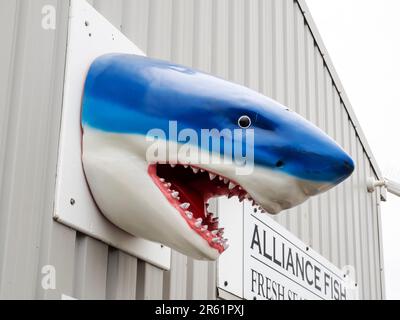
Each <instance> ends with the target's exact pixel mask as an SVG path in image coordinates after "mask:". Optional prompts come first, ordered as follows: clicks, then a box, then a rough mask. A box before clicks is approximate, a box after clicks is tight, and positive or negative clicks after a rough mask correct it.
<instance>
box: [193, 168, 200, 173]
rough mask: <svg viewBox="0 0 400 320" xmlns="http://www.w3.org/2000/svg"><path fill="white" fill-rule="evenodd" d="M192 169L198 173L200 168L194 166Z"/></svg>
mask: <svg viewBox="0 0 400 320" xmlns="http://www.w3.org/2000/svg"><path fill="white" fill-rule="evenodd" d="M192 171H193V172H194V173H195V174H197V173H199V171H200V169H199V168H194V167H192Z"/></svg>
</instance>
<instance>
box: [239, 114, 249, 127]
mask: <svg viewBox="0 0 400 320" xmlns="http://www.w3.org/2000/svg"><path fill="white" fill-rule="evenodd" d="M238 125H239V127H241V128H242V129H247V128H249V127H250V126H251V119H250V117H249V116H241V117H240V118H239V120H238Z"/></svg>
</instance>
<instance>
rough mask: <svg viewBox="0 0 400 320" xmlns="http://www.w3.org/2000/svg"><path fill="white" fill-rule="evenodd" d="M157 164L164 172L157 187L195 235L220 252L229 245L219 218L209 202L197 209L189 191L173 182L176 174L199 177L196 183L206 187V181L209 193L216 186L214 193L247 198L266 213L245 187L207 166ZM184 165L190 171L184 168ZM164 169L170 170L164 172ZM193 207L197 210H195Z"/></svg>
mask: <svg viewBox="0 0 400 320" xmlns="http://www.w3.org/2000/svg"><path fill="white" fill-rule="evenodd" d="M156 165H161V166H166V167H163V168H162V169H160V171H159V172H160V173H164V172H165V173H166V174H167V175H165V176H157V184H158V186H159V187H161V189H162V191H163V192H164V193H165V195H166V196H167V197H168V198H169V200H170V201H171V199H173V201H172V202H174V207H175V208H176V209H177V210H178V212H179V213H180V215H181V216H182V218H183V219H184V220H185V221H186V222H187V224H188V226H189V228H190V229H191V230H192V231H193V232H195V233H196V234H197V235H198V236H200V237H202V238H203V239H205V240H206V241H207V242H208V244H209V245H210V246H211V247H212V248H215V249H217V250H219V251H220V252H222V251H224V250H226V249H228V247H229V245H228V243H227V239H224V238H223V236H224V228H219V218H218V217H216V216H215V214H213V213H212V212H209V211H208V209H209V203H205V204H204V211H202V212H201V209H200V207H199V208H197V205H196V206H194V205H192V204H191V202H190V195H189V193H186V192H185V190H181V189H180V188H178V185H179V184H178V185H176V184H175V183H176V179H177V177H179V176H180V175H184V174H185V175H191V177H190V179H193V180H195V179H198V180H199V183H204V184H205V188H207V187H208V186H207V183H208V184H209V186H210V188H211V189H210V190H211V192H214V191H213V188H215V190H217V191H215V193H216V194H219V195H222V196H223V195H225V196H227V197H228V198H232V197H237V198H238V200H239V201H240V202H243V201H244V200H245V199H247V200H248V201H250V203H252V204H253V206H254V207H255V208H256V211H257V212H265V211H264V210H263V208H262V207H260V206H259V204H258V203H257V202H256V201H255V200H254V199H253V198H252V197H251V196H250V195H249V194H248V193H247V192H246V190H244V189H243V188H242V187H241V186H240V185H239V184H238V183H237V182H236V181H231V179H230V178H228V177H226V176H221V175H218V174H216V173H214V172H210V171H208V170H206V169H202V168H200V167H198V166H197V164H193V165H192V164H191V163H189V162H187V163H186V164H180V163H160V164H156ZM171 168H172V169H171ZM174 168H176V169H174ZM183 168H185V169H189V170H183ZM167 170H169V171H170V172H167ZM156 172H158V171H156ZM175 174H176V175H175ZM168 177H171V178H168ZM197 177H198V178H197ZM154 178H155V177H154ZM168 180H169V181H170V182H169V181H168ZM196 181H197V180H196ZM188 197H189V198H188ZM194 207H195V208H197V209H194Z"/></svg>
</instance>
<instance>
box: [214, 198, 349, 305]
mask: <svg viewBox="0 0 400 320" xmlns="http://www.w3.org/2000/svg"><path fill="white" fill-rule="evenodd" d="M233 207H236V208H242V210H243V211H242V212H243V216H242V217H239V216H238V215H237V214H234V215H232V212H231V210H232V208H233ZM235 213H236V212H235ZM219 215H220V219H221V221H222V223H224V221H227V220H229V219H231V220H232V217H233V218H234V220H235V226H233V224H230V227H231V230H230V231H229V230H228V228H227V232H228V233H227V235H228V236H227V237H228V239H229V236H230V237H232V236H233V237H236V239H235V240H234V243H233V245H232V246H231V248H230V250H231V251H230V252H229V251H228V252H226V253H224V255H222V257H221V258H220V261H219V265H218V266H219V272H218V276H219V279H218V280H219V287H220V288H221V289H223V290H224V291H227V292H229V293H231V294H234V295H235V296H238V297H240V298H243V299H249V300H254V299H257V300H353V299H356V298H357V289H356V286H355V283H354V281H353V280H352V277H351V275H349V274H348V273H347V271H346V272H345V271H343V270H340V269H339V268H337V267H336V266H335V265H333V264H332V263H331V262H329V261H328V260H327V259H325V258H324V257H322V256H321V255H319V254H318V253H317V252H315V251H314V250H312V249H311V248H310V247H308V246H307V245H306V244H304V243H303V242H302V241H301V240H299V239H298V238H296V237H295V236H294V235H293V234H291V233H290V232H289V231H287V230H286V229H285V228H283V227H282V226H281V225H280V224H278V223H277V222H275V221H274V220H273V219H272V218H271V217H269V216H268V215H266V214H262V213H259V212H257V213H255V212H254V211H253V210H252V208H251V207H250V205H249V204H247V203H246V204H245V205H244V206H243V204H239V203H237V202H236V201H230V202H228V201H226V200H222V201H221V204H220V206H219ZM236 225H237V226H236ZM238 236H239V239H240V240H238ZM239 242H240V244H238V243H239ZM225 254H226V256H225ZM235 261H236V262H235Z"/></svg>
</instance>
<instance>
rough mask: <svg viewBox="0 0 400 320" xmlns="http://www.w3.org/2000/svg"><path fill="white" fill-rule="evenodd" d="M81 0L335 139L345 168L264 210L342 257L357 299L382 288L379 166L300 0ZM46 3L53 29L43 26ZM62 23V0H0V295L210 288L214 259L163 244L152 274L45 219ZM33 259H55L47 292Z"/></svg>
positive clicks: (130, 295)
mask: <svg viewBox="0 0 400 320" xmlns="http://www.w3.org/2000/svg"><path fill="white" fill-rule="evenodd" d="M89 2H90V3H91V4H93V5H94V7H95V8H97V9H98V10H99V11H100V12H101V13H102V14H103V15H104V16H105V17H106V18H107V19H109V20H110V21H111V22H112V23H113V24H114V25H116V26H117V27H118V28H119V29H120V30H121V31H122V32H123V33H125V34H126V35H127V36H128V37H129V38H130V39H131V40H132V41H134V42H135V43H136V44H137V45H138V46H139V47H141V49H143V50H144V51H145V52H146V53H147V54H148V55H149V56H151V57H157V58H162V59H168V60H172V61H174V62H178V63H182V64H185V65H189V66H194V67H197V68H199V69H202V70H204V71H208V72H211V73H213V74H216V75H218V76H221V77H223V78H226V79H229V80H232V81H236V82H238V83H241V84H244V85H246V86H249V87H251V88H253V89H255V90H258V91H260V92H262V93H264V94H266V95H268V96H271V97H273V98H275V99H276V100H278V101H280V102H282V103H284V104H286V105H288V106H289V107H291V108H292V109H293V110H295V111H297V112H299V113H300V114H302V115H303V116H305V117H306V118H308V119H310V120H311V121H313V122H314V123H316V124H317V125H318V126H319V127H321V128H322V129H324V130H326V131H327V132H328V133H329V134H330V135H331V136H332V137H334V138H335V139H336V140H337V141H338V142H339V143H340V144H341V145H343V147H344V148H345V149H346V150H347V151H348V152H349V153H350V154H351V155H352V156H353V158H354V159H355V160H356V162H357V170H356V172H355V174H354V175H353V177H352V178H351V179H350V180H349V181H347V182H346V183H344V184H343V185H341V186H339V187H338V188H336V189H335V190H333V191H332V192H330V193H328V194H325V195H323V196H321V197H318V198H315V199H313V200H312V201H310V202H308V203H306V204H304V205H303V206H301V207H300V208H297V209H294V210H291V211H290V212H287V213H284V214H282V215H281V216H279V217H278V218H277V220H278V221H279V222H280V223H282V224H283V225H285V226H286V227H287V228H288V229H289V230H291V231H292V232H293V233H295V234H296V235H297V236H298V237H300V238H301V239H302V240H303V241H304V242H306V243H309V244H310V245H311V246H312V247H313V248H314V249H315V250H317V251H319V252H320V253H321V254H322V255H324V256H325V257H326V258H328V259H329V260H331V261H332V262H333V263H334V264H336V265H337V266H339V267H342V266H345V265H353V266H355V268H356V271H357V277H358V279H357V281H358V283H359V288H360V294H361V297H362V298H366V299H380V298H382V297H383V275H382V271H383V269H382V264H383V262H382V257H381V255H382V252H381V238H380V218H379V214H380V210H379V201H380V199H379V195H378V194H376V193H374V194H368V193H367V192H366V179H367V177H369V176H371V175H375V173H376V171H377V170H378V168H377V167H375V168H374V167H373V165H372V164H371V163H374V160H373V158H371V157H372V155H371V153H370V151H369V148H368V146H367V144H366V142H365V139H364V138H363V134H362V132H361V130H360V128H358V124H357V120H356V119H355V118H354V115H353V113H352V110H351V106H350V104H349V102H348V99H347V97H346V96H345V94H344V92H343V89H342V88H341V84H340V82H339V80H338V79H337V76H336V74H335V71H334V69H333V68H332V66H331V62H330V60H329V57H328V56H327V55H326V50H325V49H324V47H323V44H322V42H321V40H320V39H319V35H318V33H317V31H316V29H315V26H314V25H313V22H312V20H311V18H310V17H309V14H308V12H307V8H306V6H305V4H304V1H302V0H299V1H296V0H112V1H110V0H92V1H89ZM49 4H50V5H53V6H55V7H56V10H57V28H56V30H49V31H46V30H44V29H42V28H41V19H42V14H41V10H42V8H43V6H44V5H49ZM67 22H68V1H65V0H0V26H1V28H0V30H1V31H0V32H1V39H2V40H1V41H2V50H0V71H1V72H0V297H1V298H54V299H59V298H60V297H61V294H65V295H68V296H73V297H76V298H79V299H84V298H99V299H104V298H109V299H114V298H122V299H134V298H139V299H140V298H145V299H148V298H155V299H159V298H175V299H214V298H215V297H216V264H215V263H210V264H208V263H204V262H197V261H193V260H192V259H188V258H186V257H184V256H182V255H180V254H178V253H173V256H172V264H171V271H169V272H164V271H162V270H159V269H157V268H156V267H153V266H152V265H150V264H147V263H145V262H143V261H140V260H138V259H136V258H135V257H132V256H129V255H127V254H125V253H123V252H120V251H118V250H115V249H113V248H111V247H109V246H107V245H105V244H103V243H101V242H99V241H97V240H94V239H91V238H89V237H87V236H85V235H82V234H80V233H79V232H76V231H74V230H72V229H69V228H67V227H65V226H63V225H60V224H58V223H56V222H54V221H53V220H52V211H53V202H54V186H55V178H56V163H57V148H58V134H59V129H60V117H61V108H62V105H61V103H62V91H63V77H64V74H63V71H64V64H65V50H66V39H67ZM316 40H317V41H316ZM356 127H357V130H356ZM378 174H379V173H378ZM44 265H54V266H55V267H56V272H57V278H56V279H57V282H56V287H57V288H56V290H47V291H45V290H43V289H42V287H41V280H42V276H43V275H42V274H41V268H42V266H44Z"/></svg>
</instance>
